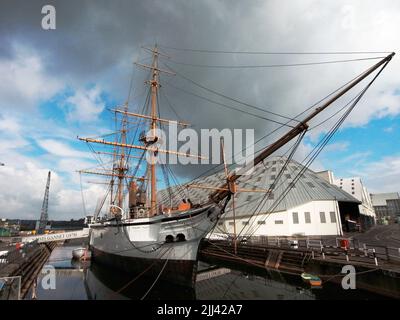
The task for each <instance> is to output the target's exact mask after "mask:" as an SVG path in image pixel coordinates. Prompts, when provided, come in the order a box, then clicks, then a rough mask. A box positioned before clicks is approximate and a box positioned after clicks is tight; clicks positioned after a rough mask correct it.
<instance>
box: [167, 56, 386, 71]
mask: <svg viewBox="0 0 400 320" xmlns="http://www.w3.org/2000/svg"><path fill="white" fill-rule="evenodd" d="M383 58H385V57H369V58H358V59H345V60H328V61H316V62H303V63H288V64H267V65H207V64H194V63H185V62H180V61H175V60H172V59H168V61H169V62H172V63H174V64H177V65H183V66H189V67H196V68H215V69H255V68H281V67H303V66H312V65H323V64H335V63H347V62H355V61H366V60H378V59H383Z"/></svg>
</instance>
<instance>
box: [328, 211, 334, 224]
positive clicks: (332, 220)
mask: <svg viewBox="0 0 400 320" xmlns="http://www.w3.org/2000/svg"><path fill="white" fill-rule="evenodd" d="M329 214H330V215H331V222H332V223H336V212H332V211H331V212H329Z"/></svg>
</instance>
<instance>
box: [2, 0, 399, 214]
mask: <svg viewBox="0 0 400 320" xmlns="http://www.w3.org/2000/svg"><path fill="white" fill-rule="evenodd" d="M46 4H50V5H53V6H54V7H55V9H56V29H55V30H44V29H42V27H41V21H42V18H43V16H44V15H43V14H42V13H41V10H42V7H43V6H44V5H46ZM399 14H400V2H399V1H397V0H393V1H389V0H383V1H379V2H377V1H368V0H362V1H361V0H360V1H356V0H354V1H340V0H338V1H329V2H328V1H321V0H319V1H315V0H294V1H268V0H264V1H257V0H250V1H232V0H231V1H218V0H201V1H184V0H180V1H179V0H176V1H172V0H163V1H161V0H146V1H135V0H133V1H128V0H126V1H122V0H119V1H112V2H111V1H105V0H103V1H102V0H96V1H94V0H86V1H51V0H47V1H35V0H30V1H20V0H12V1H11V0H1V1H0V162H2V163H4V164H5V166H1V167H0V208H1V209H0V210H1V211H0V216H2V217H7V218H23V219H37V218H39V215H40V208H41V204H42V200H43V193H44V188H45V184H46V178H47V172H48V171H51V172H52V180H51V187H50V200H49V216H50V219H79V218H81V217H83V216H84V214H85V212H87V213H90V212H92V211H93V210H94V208H95V206H96V204H97V201H98V199H99V197H100V196H99V195H100V194H102V193H103V188H104V187H103V186H102V185H94V184H89V183H87V180H90V179H89V178H87V177H84V179H83V182H82V183H81V179H80V176H79V174H78V173H76V170H80V169H84V168H90V167H93V166H95V165H96V159H95V158H94V157H93V154H92V153H91V152H90V150H89V149H88V147H87V145H86V144H85V143H82V142H80V141H78V140H77V139H76V137H77V136H80V137H95V136H100V135H104V134H107V133H109V132H111V130H112V125H113V121H112V118H111V114H110V112H109V111H108V108H113V107H115V106H118V105H122V104H123V103H124V102H125V101H127V100H129V108H130V110H131V111H137V110H139V109H140V108H141V106H142V104H143V101H144V99H145V92H146V91H145V89H146V88H145V85H144V83H143V81H144V80H145V79H146V77H147V72H146V71H144V70H143V69H142V68H138V67H135V66H134V65H133V62H135V61H139V62H140V63H149V62H150V61H151V60H150V59H149V58H150V55H149V54H148V52H147V51H146V50H144V49H143V48H142V46H154V44H155V43H157V44H158V45H159V48H160V51H161V52H163V53H165V54H167V55H168V56H169V57H170V59H161V58H160V61H161V62H162V65H161V67H163V68H167V69H168V68H169V69H173V70H175V71H176V72H177V75H176V76H167V75H162V77H161V82H162V84H163V86H162V88H161V91H162V92H161V94H160V112H161V115H162V117H164V118H173V119H174V118H176V116H175V112H176V113H177V114H178V115H179V117H180V118H181V119H182V120H185V121H187V122H189V123H192V124H193V125H194V128H195V129H196V130H197V129H200V128H218V129H223V128H242V129H245V128H254V129H255V134H256V138H257V137H262V136H264V135H265V134H266V133H268V132H270V131H271V130H273V129H275V128H276V127H277V125H276V124H274V123H271V122H269V121H266V120H264V119H262V118H260V117H257V116H250V115H245V114H243V113H240V112H237V111H232V110H229V111H228V110H227V109H224V108H223V107H221V106H218V105H216V104H213V103H210V102H209V101H206V100H204V99H200V98H198V97H195V96H193V95H190V94H187V93H185V92H184V91H186V92H187V91H188V92H191V93H194V94H197V95H200V96H203V97H206V98H208V99H212V100H214V101H217V102H219V103H222V104H228V105H230V106H235V107H237V108H241V109H242V110H246V111H248V112H252V113H253V114H256V115H258V116H264V117H267V116H268V117H271V118H273V119H275V120H280V121H282V118H281V117H276V116H272V115H270V114H267V113H264V112H261V111H260V110H254V109H251V108H246V107H244V106H243V105H240V104H237V103H236V104H235V103H232V101H229V100H226V99H224V98H221V97H220V96H217V95H215V94H212V93H211V92H209V91H205V90H203V89H201V88H200V87H199V86H195V85H193V83H189V82H188V81H186V80H185V79H184V77H186V78H189V79H192V80H193V81H195V82H196V83H198V84H201V85H203V86H205V87H207V88H212V89H213V90H215V91H217V92H219V93H223V94H224V95H226V96H229V97H232V98H235V99H239V100H241V101H243V102H246V103H249V104H251V105H255V106H257V107H259V108H261V109H264V110H268V111H272V112H275V113H279V114H281V115H284V116H293V115H295V114H298V113H300V112H301V111H303V110H305V109H306V108H308V107H310V106H311V105H313V104H314V103H315V102H317V101H318V100H319V99H321V98H323V97H325V96H326V95H327V94H329V93H330V92H332V91H333V90H335V89H337V88H338V87H339V86H341V85H343V84H344V83H346V82H347V81H349V80H350V79H352V78H353V77H355V76H356V75H358V74H359V73H361V72H362V71H364V70H365V69H366V68H368V67H370V66H371V65H372V64H373V63H376V62H377V61H378V60H361V61H354V62H346V63H335V64H323V65H313V66H301V67H300V66H299V67H281V68H215V67H214V68H208V67H207V68H206V67H199V66H198V65H212V66H218V65H219V66H221V65H225V66H226V65H230V66H233V65H236V66H238V65H241V66H243V65H270V64H296V63H308V62H315V61H330V60H344V59H354V58H366V57H381V56H385V55H386V54H383V53H377V54H372V53H369V54H364V55H345V56H343V55H245V54H215V53H204V52H203V53H199V52H193V51H184V50H175V49H173V48H186V49H201V50H219V51H262V52H340V51H346V52H350V51H352V52H355V51H367V52H392V51H394V52H398V51H399V50H398V49H399V48H400V43H399V42H400V40H399V37H398V34H397V30H399V29H400V20H399V19H398V16H399ZM399 61H400V60H399V57H398V55H396V56H395V57H394V59H393V60H392V61H391V62H390V63H389V65H388V66H387V68H386V69H385V70H384V71H383V72H382V74H381V75H380V76H379V78H378V79H377V80H376V82H374V84H373V85H372V86H371V88H370V89H369V90H368V91H367V93H366V94H365V96H364V97H363V98H362V100H361V101H360V102H359V103H358V105H357V106H356V108H355V109H354V111H353V112H352V113H351V114H350V116H349V117H348V118H347V119H346V121H345V122H344V123H343V125H342V127H341V128H340V130H339V131H338V133H337V134H336V135H335V136H334V137H333V139H332V140H331V141H330V144H329V145H328V146H327V147H326V148H325V149H324V150H323V152H322V153H321V154H320V155H319V157H318V158H317V159H316V161H315V162H314V163H313V165H312V168H313V169H315V170H332V171H333V172H334V174H335V176H337V177H351V176H359V177H361V179H362V181H363V182H364V183H365V185H366V187H367V188H368V190H369V191H370V192H398V191H400V148H399V144H398V141H399V139H400V96H399V94H400V77H398V74H399V71H400V62H399ZM188 64H192V65H188ZM194 65H197V66H194ZM182 76H183V77H182ZM131 79H132V86H131ZM365 84H366V83H364V85H365ZM130 87H132V91H131V95H130V96H129V92H130ZM362 88H363V86H360V87H358V89H355V90H354V91H351V92H349V95H346V96H345V97H343V98H342V99H340V100H339V101H338V102H337V103H336V104H334V105H333V106H332V109H331V110H329V111H327V114H325V115H324V116H323V117H319V118H317V119H316V120H315V121H314V122H312V123H310V125H311V126H313V125H315V124H317V123H319V122H320V121H322V120H323V119H325V118H327V117H328V116H329V115H332V114H334V113H335V112H336V111H337V110H339V109H340V108H341V107H342V106H343V105H345V103H347V102H348V101H349V100H350V99H351V98H352V97H354V95H356V94H357V93H358V92H359V90H361V89H362ZM128 96H129V99H128ZM170 105H172V106H173V107H170ZM337 119H338V118H337V117H333V118H332V119H331V120H329V121H327V122H326V123H324V124H323V125H321V126H319V127H317V128H316V129H314V130H312V131H310V132H309V133H308V134H307V135H306V137H305V139H304V140H303V141H302V143H301V145H300V147H299V150H298V152H297V153H296V155H295V157H296V159H297V160H300V161H301V160H302V159H303V158H304V157H305V156H306V155H307V153H308V152H310V150H312V148H313V146H315V144H316V143H318V141H319V139H321V137H323V135H324V133H326V132H327V130H329V129H330V127H331V126H332V125H333V124H334V122H335V121H336V120H337ZM285 130H287V128H282V129H281V130H279V131H278V132H277V134H276V135H274V136H271V137H270V138H269V139H270V140H266V141H264V142H263V143H265V144H267V143H269V142H272V141H273V139H274V138H276V137H277V136H278V135H279V134H283V133H284V132H285ZM203 171H205V168H204V167H201V166H197V167H193V166H190V167H184V168H176V174H177V176H178V177H179V178H180V179H181V181H184V180H185V179H186V180H187V179H190V178H191V177H193V176H196V175H197V174H199V173H201V172H203ZM82 198H83V199H84V200H85V201H84V202H85V206H84V205H83V201H82Z"/></svg>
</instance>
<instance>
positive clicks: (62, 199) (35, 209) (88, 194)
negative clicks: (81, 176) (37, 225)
mask: <svg viewBox="0 0 400 320" xmlns="http://www.w3.org/2000/svg"><path fill="white" fill-rule="evenodd" d="M48 171H49V169H48V168H43V167H40V166H39V165H38V164H35V163H34V162H25V164H24V166H23V167H21V168H16V167H14V166H13V165H12V164H6V166H4V167H1V168H0V181H2V183H0V207H1V208H2V210H1V217H6V218H20V219H39V217H40V210H41V206H42V202H43V196H44V190H45V185H46V179H47V173H48ZM83 187H84V191H83V192H84V196H85V199H86V206H87V208H86V209H87V212H88V213H90V212H93V210H94V206H95V205H96V203H95V200H96V199H98V198H99V197H101V196H102V195H104V188H103V187H101V186H98V185H90V186H87V185H84V186H83ZM83 216H84V211H83V205H82V194H81V191H80V190H79V189H72V188H68V187H67V186H66V183H65V181H64V180H63V179H62V178H61V177H60V175H59V174H57V172H54V171H52V175H51V182H50V195H49V218H50V219H59V220H61V219H68V220H69V219H71V218H74V219H79V218H82V217H83Z"/></svg>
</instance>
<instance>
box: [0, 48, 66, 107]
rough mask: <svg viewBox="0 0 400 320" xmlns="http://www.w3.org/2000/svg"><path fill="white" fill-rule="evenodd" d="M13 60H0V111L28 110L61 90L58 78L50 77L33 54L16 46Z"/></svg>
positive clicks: (37, 56) (6, 58)
mask: <svg viewBox="0 0 400 320" xmlns="http://www.w3.org/2000/svg"><path fill="white" fill-rule="evenodd" d="M13 49H14V55H13V57H12V58H10V57H5V58H2V59H0V97H1V100H0V107H1V108H11V109H13V110H29V109H34V108H36V107H37V103H38V102H40V101H45V100H47V99H50V98H51V97H52V96H54V95H55V94H56V93H57V92H58V91H59V90H61V89H62V87H63V86H62V83H61V82H60V81H59V80H58V77H55V76H54V75H49V74H47V73H46V70H45V68H44V66H43V61H42V58H41V57H40V56H39V54H38V53H37V52H35V51H33V50H29V49H28V48H26V47H24V46H21V45H14V46H13Z"/></svg>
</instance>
